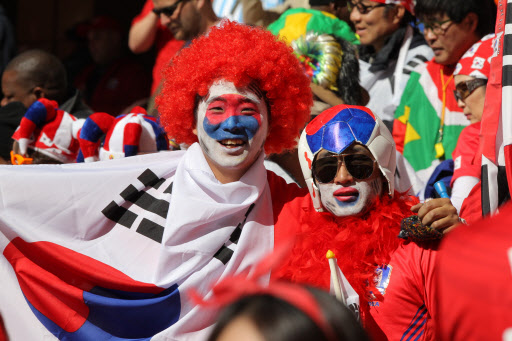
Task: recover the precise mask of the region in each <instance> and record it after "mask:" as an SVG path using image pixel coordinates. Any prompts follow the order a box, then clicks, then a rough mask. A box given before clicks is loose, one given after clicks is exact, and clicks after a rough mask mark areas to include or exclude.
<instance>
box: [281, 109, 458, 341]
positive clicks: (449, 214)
mask: <svg viewBox="0 0 512 341" xmlns="http://www.w3.org/2000/svg"><path fill="white" fill-rule="evenodd" d="M395 152H396V150H395V146H394V143H393V138H392V136H391V133H390V132H389V130H388V129H387V128H386V126H385V124H384V123H383V122H382V120H380V119H379V118H378V117H377V116H376V115H375V114H374V113H373V112H372V111H371V110H370V109H368V108H366V107H361V106H350V105H344V104H342V105H338V106H335V107H333V108H330V109H327V110H325V111H324V112H323V113H321V114H320V115H318V116H317V117H316V118H315V119H313V120H312V121H311V122H310V123H309V124H308V125H307V126H306V128H305V129H304V131H303V133H302V135H301V137H300V140H299V146H298V153H299V161H300V164H301V169H302V172H303V174H304V178H305V180H306V183H307V188H308V190H309V195H306V196H305V197H304V198H302V201H301V200H298V203H297V206H300V207H296V208H295V210H294V211H292V212H290V216H293V217H297V216H299V218H298V219H299V221H300V224H297V226H294V227H290V229H289V230H284V231H278V232H276V233H277V235H276V239H275V244H276V245H278V244H279V241H280V239H284V238H287V240H290V239H291V240H293V246H292V249H291V252H290V254H291V255H290V256H289V258H288V259H287V260H286V262H285V264H284V265H283V266H282V267H281V268H280V269H278V270H277V271H276V272H275V273H273V276H275V278H283V279H287V280H292V281H294V282H300V283H307V284H309V285H313V286H316V287H319V288H324V289H326V290H329V288H330V283H331V282H330V281H331V277H330V271H329V268H328V266H326V263H325V262H326V260H325V253H326V251H327V250H332V251H333V252H334V254H335V255H336V256H337V259H338V261H337V263H338V265H339V267H340V269H341V271H342V272H343V275H344V276H345V277H346V279H347V280H348V282H349V283H350V285H351V286H352V288H353V289H354V290H355V291H356V292H357V294H358V295H359V303H360V306H359V309H358V310H359V313H360V315H361V319H362V323H363V326H365V328H366V329H367V330H368V331H369V333H370V336H371V337H372V339H373V340H388V339H389V340H400V339H408V338H409V339H419V338H420V337H423V339H425V340H431V339H434V332H435V330H434V326H433V325H432V324H431V323H430V322H429V321H430V320H431V314H432V311H433V307H434V306H435V297H434V295H433V293H431V292H430V291H429V286H428V283H429V281H431V280H433V278H434V277H433V276H434V273H433V268H432V261H433V259H434V258H435V256H436V252H435V250H434V249H435V246H436V243H437V241H430V242H426V241H425V242H418V243H403V240H402V239H400V238H398V234H399V232H400V226H401V221H402V220H403V219H404V218H407V217H409V216H411V215H412V214H413V211H415V212H417V213H418V216H419V218H420V220H421V222H422V224H423V225H428V226H430V227H432V228H441V229H442V228H453V227H454V226H455V225H456V224H457V223H458V216H457V214H456V210H455V208H454V207H453V206H452V205H451V204H450V201H449V200H448V199H433V200H431V201H429V202H428V203H426V204H417V205H414V204H415V203H417V202H418V200H417V199H415V198H414V197H410V196H408V195H407V194H405V193H400V192H397V191H396V190H395V188H396V187H395V167H396V159H395ZM286 209H288V208H287V207H285V210H286ZM412 210H413V211H412ZM281 214H283V215H284V214H285V213H281ZM293 236H295V240H294V238H293ZM411 324H415V325H416V327H415V328H410V325H411ZM421 335H423V336H421Z"/></svg>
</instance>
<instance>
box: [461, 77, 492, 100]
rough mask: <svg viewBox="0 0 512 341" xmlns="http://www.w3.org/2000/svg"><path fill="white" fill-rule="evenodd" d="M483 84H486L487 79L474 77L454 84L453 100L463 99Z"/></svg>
mask: <svg viewBox="0 0 512 341" xmlns="http://www.w3.org/2000/svg"><path fill="white" fill-rule="evenodd" d="M484 85H487V79H482V78H475V79H471V80H469V81H464V82H460V83H459V84H457V85H456V86H455V90H453V94H454V95H455V100H456V101H458V100H461V101H464V100H465V99H466V97H468V96H469V95H471V94H472V93H473V91H475V90H476V89H478V88H479V87H481V86H484Z"/></svg>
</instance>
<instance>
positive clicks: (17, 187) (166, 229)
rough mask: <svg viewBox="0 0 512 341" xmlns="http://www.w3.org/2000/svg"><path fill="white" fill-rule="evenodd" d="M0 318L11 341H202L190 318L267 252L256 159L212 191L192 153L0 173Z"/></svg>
mask: <svg viewBox="0 0 512 341" xmlns="http://www.w3.org/2000/svg"><path fill="white" fill-rule="evenodd" d="M0 179H1V180H0V181H1V182H0V250H1V251H2V257H1V258H0V278H2V280H1V283H2V285H1V288H2V290H0V313H1V314H2V316H3V318H4V322H5V326H6V329H7V333H8V334H9V337H10V338H11V339H12V340H51V339H61V340H64V339H65V340H150V339H151V340H175V339H179V340H188V339H204V338H205V337H206V335H207V334H208V332H209V326H210V325H211V324H212V323H213V322H214V319H215V316H216V315H215V312H214V311H203V310H202V309H200V308H199V307H196V306H194V305H193V304H192V303H191V302H190V301H189V299H188V297H187V295H186V293H187V290H188V289H190V288H195V289H196V290H198V292H199V294H201V295H204V296H206V297H207V296H208V294H209V292H210V288H211V286H212V285H213V284H214V283H215V282H217V281H218V280H220V279H222V278H224V277H226V276H228V275H233V274H235V273H238V272H240V271H250V270H251V269H252V267H253V266H254V265H255V264H257V263H258V261H259V260H260V259H261V258H262V257H263V256H264V255H265V254H267V253H269V252H271V251H272V248H273V244H274V239H273V238H274V227H273V219H272V202H271V199H270V189H269V186H268V183H267V176H266V170H265V168H264V166H263V155H261V156H260V158H259V159H258V160H257V161H256V162H255V164H254V165H253V166H252V167H251V168H250V169H249V170H248V172H247V173H246V174H245V175H244V176H243V177H242V178H241V179H240V181H237V182H233V183H230V184H220V183H219V182H218V181H217V180H216V179H215V177H214V175H213V174H212V172H211V170H210V168H209V166H208V164H207V162H206V160H205V159H204V156H203V153H202V151H201V149H200V147H199V145H197V144H194V145H192V146H191V147H190V148H189V149H188V150H187V151H186V152H183V151H174V152H162V153H158V154H150V155H143V156H137V157H130V158H125V159H120V160H111V161H105V162H96V163H91V164H74V165H34V166H2V167H0Z"/></svg>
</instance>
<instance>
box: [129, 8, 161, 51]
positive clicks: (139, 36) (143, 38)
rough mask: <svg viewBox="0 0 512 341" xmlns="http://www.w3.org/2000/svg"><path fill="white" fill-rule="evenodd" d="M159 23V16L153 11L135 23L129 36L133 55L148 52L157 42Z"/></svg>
mask: <svg viewBox="0 0 512 341" xmlns="http://www.w3.org/2000/svg"><path fill="white" fill-rule="evenodd" d="M150 2H151V1H150ZM146 6H147V5H146ZM146 6H145V7H146ZM158 21H159V18H158V16H157V15H156V14H155V13H153V12H152V11H151V10H150V11H149V12H148V13H147V14H146V15H145V16H144V17H143V18H141V19H140V20H135V21H134V23H133V24H132V26H131V27H130V32H129V34H128V47H129V48H130V50H131V51H132V52H133V53H142V52H146V51H147V50H149V49H150V48H151V46H152V45H153V43H154V42H155V37H156V32H157V30H158Z"/></svg>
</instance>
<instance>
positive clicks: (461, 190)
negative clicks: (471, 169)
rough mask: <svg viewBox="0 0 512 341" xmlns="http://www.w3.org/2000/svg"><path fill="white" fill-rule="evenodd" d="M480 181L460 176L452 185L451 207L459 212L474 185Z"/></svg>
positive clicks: (472, 177)
mask: <svg viewBox="0 0 512 341" xmlns="http://www.w3.org/2000/svg"><path fill="white" fill-rule="evenodd" d="M479 181H480V179H479V178H477V177H474V176H461V177H459V178H457V179H456V180H455V181H454V183H453V185H452V196H451V201H452V203H453V206H455V208H456V209H457V212H460V208H461V207H462V202H463V201H464V199H466V198H467V197H468V195H469V193H470V192H471V190H472V189H473V187H475V185H476V184H477V183H478V182H479Z"/></svg>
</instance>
